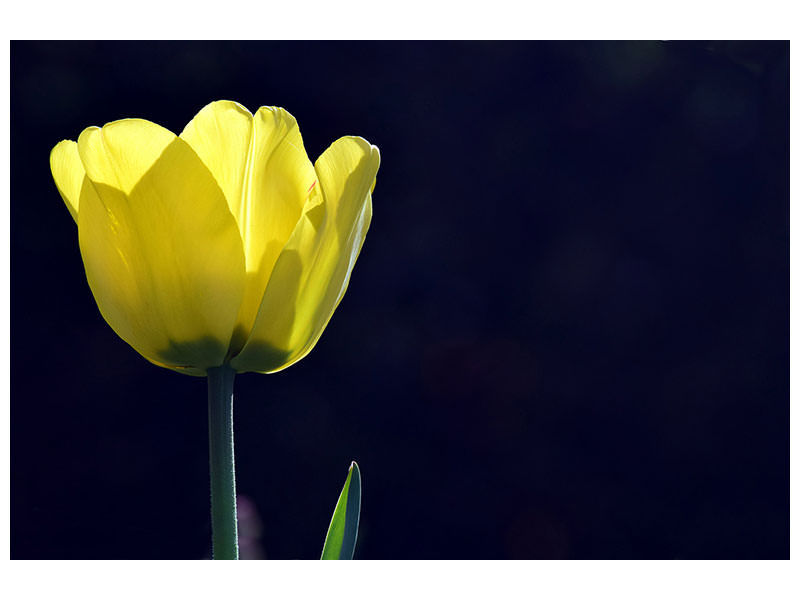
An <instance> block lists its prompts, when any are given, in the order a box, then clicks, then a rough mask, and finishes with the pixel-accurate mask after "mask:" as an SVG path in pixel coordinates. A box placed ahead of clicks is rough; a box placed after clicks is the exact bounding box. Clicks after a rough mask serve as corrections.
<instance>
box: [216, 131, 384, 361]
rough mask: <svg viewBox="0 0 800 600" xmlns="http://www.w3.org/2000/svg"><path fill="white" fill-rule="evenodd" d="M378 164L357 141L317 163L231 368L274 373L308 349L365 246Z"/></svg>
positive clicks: (370, 149)
mask: <svg viewBox="0 0 800 600" xmlns="http://www.w3.org/2000/svg"><path fill="white" fill-rule="evenodd" d="M379 164H380V154H379V153H378V149H377V148H376V147H375V146H371V145H370V144H369V143H368V142H367V141H366V140H364V139H362V138H357V137H346V138H341V139H339V140H337V141H336V142H334V144H332V145H331V147H330V148H328V150H326V151H325V152H324V153H323V155H322V156H321V157H320V158H319V160H317V163H316V173H317V175H318V177H319V185H318V188H319V189H318V190H314V193H313V194H312V197H311V198H309V200H308V201H307V202H306V204H305V207H304V212H303V217H302V218H301V219H300V221H299V222H298V223H297V226H296V227H295V229H294V231H293V233H292V235H291V237H290V238H289V241H288V242H287V244H286V246H285V247H284V248H283V250H282V252H281V254H280V257H279V258H278V260H277V262H276V264H275V267H274V269H273V270H272V273H271V276H270V279H269V283H268V285H267V289H266V291H265V293H264V298H263V300H262V302H261V306H260V309H259V312H258V316H257V318H256V322H255V325H254V327H253V331H252V332H251V335H250V338H249V339H248V341H247V344H246V345H245V347H244V348H243V350H242V352H241V353H240V354H239V355H238V356H236V357H234V359H233V360H232V361H231V365H232V366H233V367H234V368H235V369H236V370H238V371H259V372H272V371H277V370H280V369H283V368H285V367H287V366H289V365H290V364H292V363H294V362H296V361H297V360H300V359H301V358H302V357H303V356H305V355H306V354H307V353H308V352H309V351H310V350H311V349H312V348H313V347H314V345H315V344H316V342H317V340H318V339H319V337H320V335H321V334H322V331H323V330H324V328H325V326H326V325H327V323H328V321H329V320H330V318H331V315H332V314H333V311H334V310H335V308H336V306H337V305H338V304H339V301H340V300H341V299H342V296H343V295H344V292H345V290H346V288H347V283H348V281H349V278H350V273H351V272H352V270H353V265H354V264H355V261H356V258H357V257H358V253H359V251H360V250H361V246H362V244H363V242H364V237H365V235H366V232H367V229H368V227H369V223H370V220H371V218H372V196H371V190H372V188H373V186H374V183H375V175H376V173H377V171H378V166H379Z"/></svg>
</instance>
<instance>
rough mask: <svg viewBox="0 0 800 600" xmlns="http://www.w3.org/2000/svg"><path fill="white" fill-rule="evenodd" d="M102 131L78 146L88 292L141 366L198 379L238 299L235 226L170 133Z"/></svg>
mask: <svg viewBox="0 0 800 600" xmlns="http://www.w3.org/2000/svg"><path fill="white" fill-rule="evenodd" d="M106 127H108V128H110V131H109V132H106V131H105V128H104V129H103V130H96V129H93V130H87V131H88V133H87V131H85V132H84V133H83V134H81V137H80V139H79V141H78V147H79V150H80V152H81V158H82V159H83V163H84V165H86V170H87V174H88V178H89V179H91V184H92V185H84V186H83V191H82V193H81V198H80V211H79V212H78V234H79V241H80V247H81V253H82V255H83V260H84V265H85V267H86V277H87V279H88V281H89V286H90V287H91V289H92V293H93V294H94V297H95V300H96V301H97V305H98V307H99V308H100V312H101V313H102V314H103V317H104V318H105V319H106V321H107V322H108V323H109V325H111V327H112V328H113V329H114V331H116V332H117V334H118V335H119V336H120V337H122V338H123V339H124V340H125V341H126V342H128V343H129V344H130V345H131V346H133V347H134V348H135V349H136V350H137V351H138V352H140V353H141V354H142V355H144V356H145V357H146V358H147V359H148V360H150V361H152V362H156V363H157V364H162V365H167V366H169V367H170V368H175V369H176V370H179V369H180V368H181V367H192V369H191V370H190V373H191V374H202V373H203V372H204V370H205V368H207V367H211V366H217V365H220V364H222V362H223V361H224V359H225V356H226V353H227V351H228V345H229V341H230V337H231V334H232V331H233V327H234V324H235V321H236V315H237V312H238V310H239V306H240V304H241V300H242V295H243V291H244V254H243V252H242V242H241V239H240V238H239V233H238V230H237V227H236V222H235V221H234V219H233V217H232V215H231V214H230V211H229V210H228V207H227V204H226V202H225V198H224V196H223V194H222V191H221V190H220V189H219V186H218V185H217V183H216V182H215V181H214V178H213V177H212V176H211V174H210V173H209V171H208V169H207V168H206V167H205V165H204V164H203V163H202V161H201V160H200V159H199V158H198V157H197V155H196V154H195V152H194V151H193V150H192V149H191V147H190V146H189V145H188V144H186V142H184V141H183V140H181V139H180V138H177V137H175V136H174V135H172V134H169V135H170V136H172V137H171V141H169V142H168V143H167V144H166V145H163V140H164V139H165V137H166V136H165V135H163V132H166V130H164V129H162V128H159V127H158V126H157V125H154V124H152V123H147V122H143V121H136V120H126V121H118V122H116V123H113V124H111V125H109V126H106ZM167 133H169V132H167ZM154 155H155V158H154V159H153V156H154ZM151 159H153V160H152V161H151ZM148 163H149V168H147V167H146V165H148ZM87 181H88V180H87ZM131 182H135V183H134V184H133V185H131Z"/></svg>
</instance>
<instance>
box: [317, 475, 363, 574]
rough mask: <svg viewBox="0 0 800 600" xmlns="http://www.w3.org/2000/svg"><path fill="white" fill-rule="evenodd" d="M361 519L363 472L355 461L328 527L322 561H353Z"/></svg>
mask: <svg viewBox="0 0 800 600" xmlns="http://www.w3.org/2000/svg"><path fill="white" fill-rule="evenodd" d="M360 517H361V472H360V471H359V470H358V464H357V463H356V462H355V461H353V462H352V463H350V469H349V471H348V472H347V479H345V481H344V487H343V488H342V493H341V494H339V501H338V502H337V503H336V508H335V509H334V511H333V517H331V524H330V525H329V526H328V535H327V536H326V537H325V545H324V546H323V548H322V556H321V557H320V560H352V559H353V552H354V551H355V549H356V538H357V537H358V520H359V518H360Z"/></svg>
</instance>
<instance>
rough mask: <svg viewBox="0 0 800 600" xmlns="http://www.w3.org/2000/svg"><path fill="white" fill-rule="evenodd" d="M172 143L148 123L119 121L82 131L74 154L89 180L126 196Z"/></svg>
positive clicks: (163, 131)
mask: <svg viewBox="0 0 800 600" xmlns="http://www.w3.org/2000/svg"><path fill="white" fill-rule="evenodd" d="M174 139H175V134H174V133H172V132H171V131H169V130H168V129H164V128H163V127H161V126H160V125H156V124H155V123H151V122H150V121H145V120H144V119H122V120H120V121H114V122H113V123H109V124H107V125H105V126H104V127H103V128H102V129H101V128H99V127H87V128H86V129H84V130H83V132H82V133H81V135H80V136H79V137H78V153H79V154H80V157H81V162H82V163H83V166H84V168H85V169H86V174H87V175H88V176H89V179H91V180H92V181H93V182H94V183H101V184H105V185H108V186H111V187H113V188H115V189H117V190H120V191H121V192H123V193H125V194H128V193H130V191H131V190H132V189H133V187H134V186H135V185H136V184H137V183H139V180H140V179H141V178H142V176H143V175H144V174H145V173H146V172H147V171H148V170H149V169H150V167H152V166H153V163H155V162H156V160H158V157H159V156H161V153H162V152H163V151H164V149H165V148H166V147H167V146H168V145H169V144H170V143H171V142H172V140H174Z"/></svg>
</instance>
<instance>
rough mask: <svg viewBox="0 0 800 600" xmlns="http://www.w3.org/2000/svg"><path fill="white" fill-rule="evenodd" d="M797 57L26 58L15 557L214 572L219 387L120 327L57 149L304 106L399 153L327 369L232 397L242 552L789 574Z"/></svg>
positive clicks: (347, 52) (353, 50)
mask: <svg viewBox="0 0 800 600" xmlns="http://www.w3.org/2000/svg"><path fill="white" fill-rule="evenodd" d="M788 50H789V46H788V43H782V42H767V43H759V42H746V43H731V42H703V43H699V42H697V43H694V42H693V43H686V42H684V43H519V42H502V43H497V42H463V43H461V42H459V43H434V42H430V43H427V42H426V43H419V42H412V43H399V42H391V43H339V42H328V43H316V42H314V43H309V42H296V43H289V42H278V43H270V42H257V43H245V42H239V43H177V42H176V43H133V42H125V43H89V42H81V43H69V42H66V43H65V42H61V43H41V42H13V43H12V44H11V161H12V162H11V169H12V170H11V173H12V180H11V201H10V212H11V219H12V221H11V236H12V237H11V262H12V267H11V357H12V358H11V375H12V379H11V400H12V402H11V434H12V437H11V556H12V557H13V558H204V557H208V555H209V543H210V542H209V540H210V519H209V498H208V480H207V477H208V462H207V461H208V459H207V429H206V427H207V424H206V395H205V394H206V390H205V380H204V379H199V378H192V377H186V376H182V375H179V374H176V373H173V372H171V371H167V370H163V369H159V368H157V367H154V366H152V365H150V364H149V363H147V362H146V361H145V360H144V359H143V358H141V357H140V356H139V355H138V354H136V353H135V352H134V351H133V350H132V349H131V348H129V347H128V346H127V345H126V344H125V343H124V342H123V341H121V340H120V339H119V338H117V337H116V335H115V334H114V333H113V331H112V330H111V328H110V327H108V326H107V325H106V324H105V322H104V321H103V319H102V317H101V316H100V313H99V311H98V310H97V308H96V305H95V302H94V300H93V298H92V295H91V292H90V290H89V287H88V285H87V283H86V278H85V275H84V272H83V266H82V263H81V257H80V253H79V250H78V241H77V229H76V227H75V225H74V223H73V221H72V219H71V218H70V216H69V214H68V212H67V209H66V208H65V207H64V205H63V203H62V201H61V199H60V197H59V195H58V192H57V191H56V188H55V186H54V184H53V182H52V178H51V176H50V171H49V163H48V154H49V152H50V149H51V148H52V147H53V146H54V145H55V144H56V143H57V142H58V141H59V140H61V139H64V138H69V139H77V136H78V134H79V133H80V132H81V130H82V129H83V128H84V127H86V126H89V125H102V124H103V123H105V122H107V121H111V120H114V119H118V118H122V117H143V118H147V119H150V120H152V121H155V122H157V123H159V124H161V125H164V126H166V127H168V128H170V129H172V130H173V131H175V132H180V131H181V129H182V128H183V126H184V125H185V124H186V123H187V122H188V121H189V120H190V119H191V118H192V117H193V116H194V114H195V113H196V112H197V111H198V110H199V109H200V108H201V107H202V106H204V105H205V104H206V103H208V102H209V101H211V100H215V99H232V100H237V101H239V102H241V103H242V104H244V105H245V106H247V107H248V108H250V109H251V110H252V111H255V110H256V109H257V108H258V107H259V106H260V105H262V104H275V105H279V106H283V107H285V108H287V109H288V110H289V111H290V112H291V113H292V114H294V115H295V116H296V117H297V119H298V121H299V124H300V128H301V131H302V133H303V137H304V140H305V144H306V149H307V150H308V152H309V155H310V157H311V159H312V161H313V160H314V159H315V158H316V157H317V156H318V155H319V154H320V153H321V152H322V151H323V150H324V149H325V148H326V147H327V146H328V145H329V144H330V143H331V142H332V141H333V140H335V139H336V138H338V137H340V136H342V135H346V134H357V135H361V136H363V137H365V138H367V139H368V140H369V141H370V142H372V143H374V144H376V145H377V146H379V147H380V150H381V155H382V165H381V169H380V172H379V173H378V183H377V187H376V189H375V194H374V219H373V222H372V227H371V229H370V232H369V235H368V237H367V241H366V243H365V245H364V250H363V252H362V253H361V257H360V258H359V261H358V264H357V266H356V268H355V271H354V273H353V278H352V280H351V284H350V287H349V291H348V292H347V294H346V296H345V298H344V300H343V301H342V303H341V305H340V307H339V309H338V310H337V312H336V314H335V315H334V317H333V319H332V321H331V323H330V325H329V326H328V328H327V331H326V332H325V333H324V335H323V336H322V339H321V340H320V342H319V344H318V345H317V347H316V349H315V350H314V351H313V352H312V353H311V354H310V355H309V356H308V357H307V358H305V359H304V360H302V361H301V362H300V363H298V364H297V365H295V366H293V367H291V368H289V369H288V370H286V371H283V372H281V373H278V374H275V375H271V376H262V375H256V374H246V375H241V376H239V377H237V381H236V394H237V398H236V442H237V447H236V452H237V479H238V486H239V491H240V493H241V494H242V495H243V496H244V497H243V498H242V499H241V500H240V502H241V506H240V513H241V520H242V528H243V531H242V534H243V536H244V537H245V538H246V539H244V540H243V542H242V552H243V555H244V556H255V557H267V558H307V559H314V558H318V556H319V554H320V551H321V549H322V542H323V538H324V535H325V532H326V530H327V526H328V522H329V519H330V515H331V512H332V510H333V506H334V504H335V502H336V499H337V496H338V494H339V491H340V489H341V485H342V483H343V481H344V478H345V475H346V472H347V467H348V465H349V463H350V460H351V459H356V460H357V461H358V462H359V464H360V466H361V469H362V474H363V490H364V495H363V508H362V521H361V536H360V540H359V545H358V548H357V550H356V558H361V559H370V558H375V559H378V558H458V559H463V558H485V559H488V558H574V559H581V558H648V559H650V558H652V559H654V558H743V559H744V558H772V559H775V558H788V556H789V421H788V416H789V363H788V355H789V328H788V319H789V304H788V301H789V269H788V267H789V252H788V242H789V225H788V213H789V198H788V186H789V170H788V154H789V139H788V118H789V108H788V98H789V92H788V79H789V67H788V60H789V59H788Z"/></svg>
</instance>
